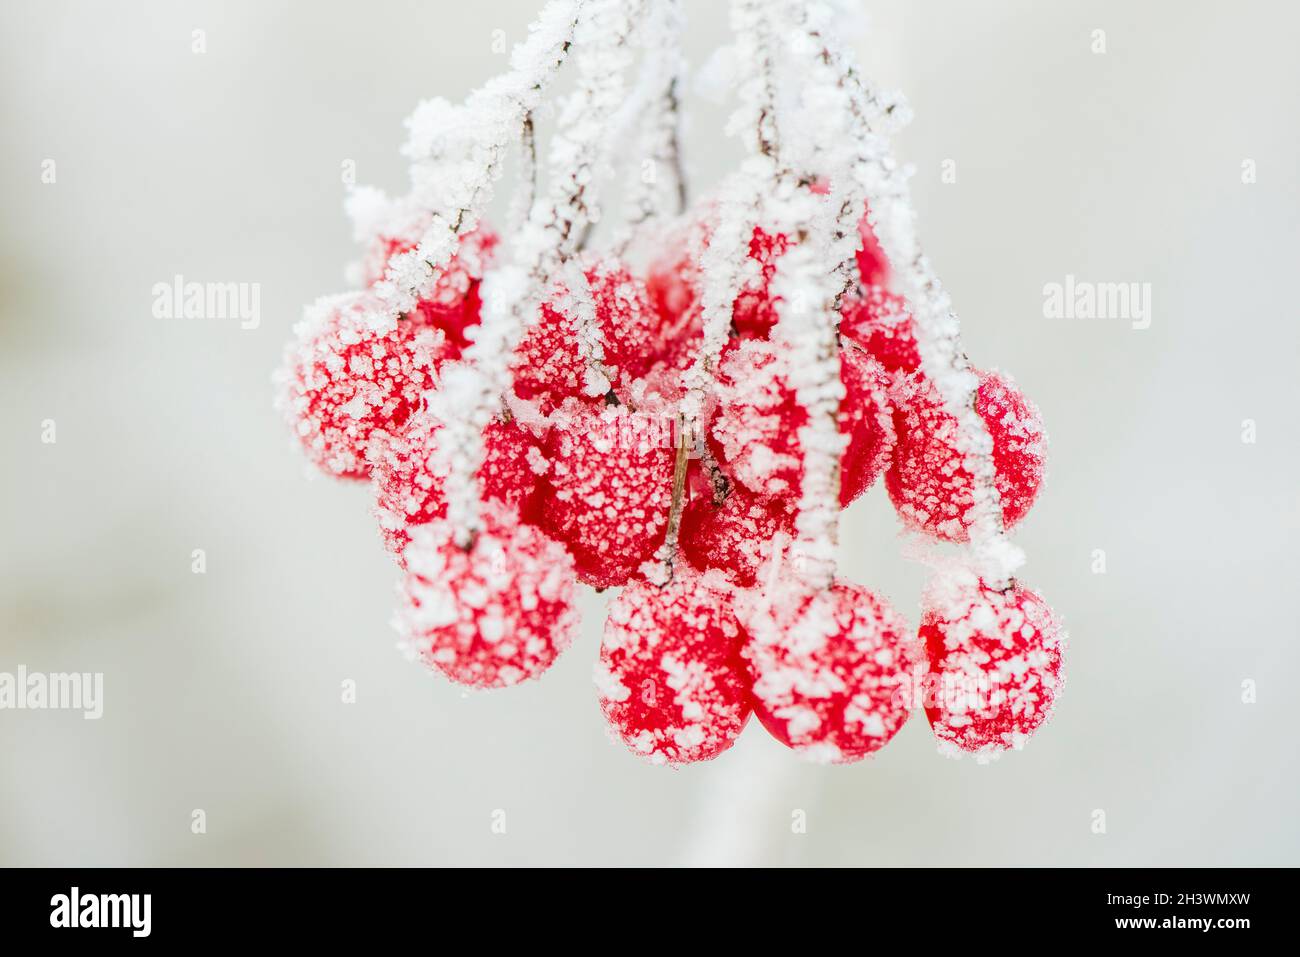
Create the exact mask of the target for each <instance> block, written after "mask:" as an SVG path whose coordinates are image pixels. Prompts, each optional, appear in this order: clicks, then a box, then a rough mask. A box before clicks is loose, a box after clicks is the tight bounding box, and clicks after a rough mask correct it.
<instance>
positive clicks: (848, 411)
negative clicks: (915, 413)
mask: <svg viewBox="0 0 1300 957" xmlns="http://www.w3.org/2000/svg"><path fill="white" fill-rule="evenodd" d="M840 381H841V382H842V383H843V385H844V389H845V394H844V398H843V399H842V400H841V402H840V413H839V428H840V432H841V433H842V434H844V435H846V436H847V438H848V442H847V444H846V445H845V448H844V451H843V452H842V453H841V460H840V504H841V506H847V505H848V504H849V503H850V502H852V501H853V500H854V499H855V498H857V497H858V496H859V495H861V494H862V493H863V492H864V491H866V489H867V488H869V487H870V485H871V483H872V482H874V481H875V480H876V479H877V478H878V477H879V476H880V474H881V473H882V472H883V471H884V470H885V468H886V467H887V466H888V464H889V461H890V456H891V454H892V451H893V448H894V426H893V419H892V416H891V411H892V410H891V405H890V398H889V380H888V376H887V375H886V373H885V372H884V370H883V369H882V368H881V367H880V365H879V364H878V363H877V362H876V361H875V360H874V359H872V358H871V357H870V356H868V355H867V354H866V353H865V352H863V351H862V350H860V349H857V348H854V347H852V346H850V347H849V348H846V349H842V350H840ZM718 400H719V403H718V412H717V415H716V417H715V418H714V420H713V423H712V428H711V431H710V440H711V443H712V446H713V449H714V452H715V454H716V455H717V456H718V459H719V461H720V462H722V463H723V465H724V466H725V467H726V468H727V470H728V473H729V474H730V475H731V476H732V477H734V478H735V479H736V480H737V481H739V482H740V483H741V484H743V485H744V486H746V488H748V489H749V490H750V491H751V492H754V493H756V494H758V495H761V496H766V497H770V498H780V497H788V496H795V495H798V494H799V490H800V484H801V482H802V477H803V452H802V447H801V444H800V437H799V430H800V429H801V428H802V427H803V426H804V425H805V424H806V423H807V421H808V413H807V411H806V410H805V409H804V407H803V406H802V405H800V404H799V402H798V399H797V397H796V395H795V391H794V389H792V388H790V386H789V385H788V384H787V382H786V379H785V375H784V373H783V372H782V364H781V363H780V362H779V361H778V352H777V347H776V346H775V345H774V344H772V343H770V342H762V341H750V342H743V343H741V344H740V345H739V346H737V347H735V348H734V349H731V350H729V351H728V352H727V353H726V354H724V358H723V361H722V363H721V367H720V370H719V375H718Z"/></svg>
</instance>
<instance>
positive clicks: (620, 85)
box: [434, 0, 644, 543]
mask: <svg viewBox="0 0 1300 957" xmlns="http://www.w3.org/2000/svg"><path fill="white" fill-rule="evenodd" d="M643 6H644V3H643V0H587V2H586V3H584V4H583V5H582V7H581V10H580V11H579V14H578V21H577V24H576V26H575V27H574V28H573V48H574V50H575V55H574V61H575V65H576V67H577V71H578V78H577V83H576V88H575V90H574V92H573V93H572V94H570V96H569V97H568V98H567V99H566V101H565V103H564V106H563V108H562V110H561V114H560V126H559V129H558V130H557V131H556V134H555V136H554V138H553V139H552V142H551V149H550V155H549V157H548V165H549V167H550V172H551V182H550V186H549V190H548V192H547V193H546V196H545V198H540V197H539V201H538V202H536V203H534V205H533V209H532V211H531V213H530V215H529V217H528V221H527V222H526V223H525V224H524V226H523V228H522V229H521V230H520V231H519V235H518V236H517V237H516V239H515V242H514V248H513V250H512V255H511V262H510V264H509V265H506V266H503V267H502V268H501V269H499V270H495V271H493V272H490V273H489V274H488V275H487V276H486V277H485V278H484V280H483V285H482V287H481V294H482V297H483V308H482V311H481V315H482V320H481V324H480V326H479V328H478V330H477V333H476V335H475V339H474V342H473V343H472V344H471V345H470V347H469V348H468V349H466V350H465V359H466V363H465V367H464V368H463V369H459V370H456V374H455V375H452V376H447V377H446V378H445V379H444V380H443V387H442V389H441V390H440V394H439V395H438V396H437V397H436V399H435V403H434V404H436V405H439V406H441V407H442V408H441V410H440V411H443V412H444V413H445V412H446V411H450V410H455V415H452V416H447V417H445V421H446V422H447V427H446V431H445V436H444V437H445V439H446V441H445V445H441V446H439V454H440V455H443V456H445V459H444V461H445V462H446V465H447V469H448V477H447V485H446V495H447V518H448V520H449V521H451V522H452V524H453V525H454V526H455V528H456V529H457V530H458V537H459V538H460V540H461V541H462V543H465V542H468V541H469V540H471V539H472V537H473V535H474V533H475V531H476V529H477V528H478V524H479V504H480V503H479V489H478V480H477V478H476V474H475V473H476V472H477V471H478V467H479V465H480V463H481V462H482V460H483V437H482V433H483V429H484V428H486V427H487V424H488V423H489V422H490V421H491V419H492V416H493V414H494V413H495V412H496V410H497V409H498V408H499V406H500V403H501V401H502V396H503V395H504V394H505V393H507V392H508V391H509V389H510V357H511V355H512V353H513V351H514V347H515V345H516V344H517V343H518V341H519V338H520V336H522V335H523V333H524V331H525V330H526V329H527V327H528V326H529V325H530V324H531V323H532V322H533V321H534V320H535V318H536V315H537V312H538V308H539V306H540V303H541V297H542V295H543V293H544V291H545V289H546V284H547V283H548V281H549V280H550V278H551V277H552V276H554V275H555V273H556V272H557V269H558V267H559V266H560V265H561V264H562V263H564V262H566V261H567V260H568V259H569V258H570V257H572V255H573V254H574V252H575V251H576V249H577V247H578V244H579V242H580V240H581V238H582V233H583V231H584V230H585V229H586V227H587V226H588V225H589V224H591V223H594V222H595V221H596V220H597V219H598V218H599V207H598V206H597V204H596V197H595V192H594V191H595V180H596V177H597V174H598V172H599V171H600V169H601V167H602V166H603V165H604V164H605V162H606V161H607V158H608V155H609V151H610V149H611V147H612V145H613V144H612V143H611V142H610V130H611V129H612V125H611V123H610V119H611V117H613V115H614V113H615V112H616V111H617V110H618V107H619V105H620V104H621V103H622V101H623V96H624V81H623V75H624V73H625V72H626V71H627V69H628V67H629V65H630V63H631V61H632V58H633V55H632V52H631V49H630V47H629V45H628V38H629V36H630V34H631V33H632V29H633V25H634V24H635V23H636V22H637V21H638V20H639V19H640V17H641V15H642V8H643ZM516 52H518V48H516ZM489 86H491V84H489ZM509 102H511V103H514V104H518V103H519V102H522V94H520V93H519V91H515V99H513V100H510V101H509ZM535 105H536V98H535V97H534V98H533V99H531V100H529V101H528V102H527V104H526V107H527V111H531V109H532V108H533V106H535ZM470 106H471V107H473V106H474V100H473V97H471V100H470ZM525 115H526V111H524V112H517V113H514V114H512V117H513V119H514V121H515V123H516V126H518V124H520V123H522V121H523V118H524V116H525Z"/></svg>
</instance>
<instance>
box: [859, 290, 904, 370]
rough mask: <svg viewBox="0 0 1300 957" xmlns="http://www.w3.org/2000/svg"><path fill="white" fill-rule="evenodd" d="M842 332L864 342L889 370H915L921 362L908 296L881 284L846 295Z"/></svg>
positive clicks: (868, 349)
mask: <svg viewBox="0 0 1300 957" xmlns="http://www.w3.org/2000/svg"><path fill="white" fill-rule="evenodd" d="M840 334H841V335H843V336H844V337H846V338H848V339H852V340H853V341H854V342H857V343H858V344H859V345H861V346H862V347H863V348H864V349H866V350H867V351H868V352H869V353H871V355H872V356H873V357H874V358H875V359H876V360H877V361H878V362H879V363H880V364H881V365H882V366H884V367H885V368H886V369H887V370H889V371H890V372H896V371H898V370H900V369H901V370H903V371H904V372H914V371H915V370H916V369H917V367H918V366H920V364H921V352H920V350H919V349H918V348H917V345H916V324H915V323H914V322H913V320H912V314H911V312H910V311H908V308H907V302H906V300H904V299H903V297H902V296H897V295H895V294H894V293H892V292H889V291H888V290H886V289H883V288H881V287H880V286H869V287H867V288H866V289H864V290H863V291H862V292H861V293H858V294H855V295H852V296H849V297H847V298H846V299H845V301H844V305H843V308H842V309H841V310H840Z"/></svg>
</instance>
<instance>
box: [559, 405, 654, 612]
mask: <svg viewBox="0 0 1300 957" xmlns="http://www.w3.org/2000/svg"><path fill="white" fill-rule="evenodd" d="M557 418H558V419H559V421H558V422H557V423H556V425H555V426H554V427H553V428H552V429H551V430H550V432H549V433H548V434H547V437H546V445H545V451H546V455H547V458H548V459H549V460H550V471H549V473H548V474H547V476H546V488H545V489H544V491H543V493H542V496H543V497H542V503H541V513H542V514H541V522H542V526H543V528H545V529H546V531H547V532H548V533H549V534H551V535H552V536H554V537H555V538H556V539H557V540H559V541H561V542H563V543H564V544H565V545H566V546H567V547H568V548H569V551H570V552H572V553H573V557H574V560H575V561H576V562H577V567H578V577H579V578H580V579H581V580H582V581H583V582H585V583H586V584H588V585H592V586H593V587H595V588H609V587H612V586H616V585H622V584H624V583H625V582H626V581H627V580H628V579H629V578H630V577H631V576H632V575H633V574H634V573H635V572H636V570H637V569H638V568H639V567H640V566H641V564H642V563H643V562H645V561H646V560H647V559H649V558H650V557H651V556H652V555H653V554H654V552H655V549H657V548H658V547H659V545H660V543H661V542H663V540H664V533H665V532H666V530H667V527H668V510H669V505H670V504H671V501H672V481H673V444H672V435H671V429H669V428H667V424H668V423H670V422H671V420H669V419H664V418H660V417H656V416H650V415H641V414H637V413H633V412H629V411H628V409H627V407H626V406H606V407H597V408H593V407H589V406H582V405H580V404H578V403H572V404H570V405H569V406H566V407H565V408H564V409H561V410H560V411H559V413H557Z"/></svg>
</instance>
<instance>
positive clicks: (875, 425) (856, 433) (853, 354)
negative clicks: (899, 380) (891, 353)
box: [840, 343, 895, 507]
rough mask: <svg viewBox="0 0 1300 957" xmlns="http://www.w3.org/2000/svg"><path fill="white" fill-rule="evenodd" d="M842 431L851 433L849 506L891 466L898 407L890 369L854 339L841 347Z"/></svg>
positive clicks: (844, 486) (845, 459) (845, 473)
mask: <svg viewBox="0 0 1300 957" xmlns="http://www.w3.org/2000/svg"><path fill="white" fill-rule="evenodd" d="M840 360H841V365H840V379H841V380H842V381H843V383H844V393H845V394H844V400H843V401H842V402H841V403H840V431H841V432H843V433H844V434H845V435H847V436H848V438H849V442H848V445H846V446H845V447H844V453H843V456H842V457H841V459H840V504H841V505H843V506H845V507H847V506H848V504H849V503H850V502H852V501H854V500H855V499H856V498H857V497H858V496H859V495H861V494H862V493H863V492H865V491H866V490H867V489H869V488H871V486H872V485H873V484H874V483H875V481H876V479H878V478H880V476H881V475H882V474H884V471H885V469H887V468H889V462H890V459H891V458H892V457H893V454H894V444H895V435H894V416H893V411H894V407H893V404H892V403H891V401H890V399H889V384H890V380H889V373H887V372H886V371H885V369H884V367H883V366H882V365H881V364H880V363H879V362H877V361H876V360H875V359H873V358H872V357H871V356H869V355H867V354H866V353H865V352H860V351H859V350H858V349H857V348H855V347H854V346H853V345H852V343H850V344H849V345H848V346H847V347H846V348H844V349H842V350H840Z"/></svg>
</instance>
